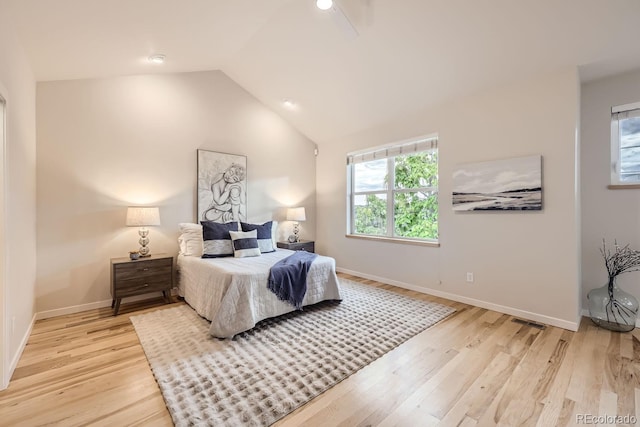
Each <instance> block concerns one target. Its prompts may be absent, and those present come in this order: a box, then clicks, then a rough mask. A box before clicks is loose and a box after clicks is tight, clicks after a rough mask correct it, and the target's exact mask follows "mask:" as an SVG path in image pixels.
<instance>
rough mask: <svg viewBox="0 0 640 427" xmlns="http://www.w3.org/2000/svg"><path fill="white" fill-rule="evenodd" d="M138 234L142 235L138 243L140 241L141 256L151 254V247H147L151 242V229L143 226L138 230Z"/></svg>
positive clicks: (144, 256)
mask: <svg viewBox="0 0 640 427" xmlns="http://www.w3.org/2000/svg"><path fill="white" fill-rule="evenodd" d="M138 234H139V235H140V240H138V243H140V249H139V250H138V252H140V258H146V257H149V256H151V252H149V248H148V247H147V245H148V244H149V230H147V229H146V228H144V227H142V228H141V229H140V230H138Z"/></svg>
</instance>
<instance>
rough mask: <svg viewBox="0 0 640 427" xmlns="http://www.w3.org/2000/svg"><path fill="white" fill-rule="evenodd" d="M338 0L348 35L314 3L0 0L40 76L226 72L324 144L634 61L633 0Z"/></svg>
mask: <svg viewBox="0 0 640 427" xmlns="http://www.w3.org/2000/svg"><path fill="white" fill-rule="evenodd" d="M338 4H339V6H340V8H341V9H342V10H343V12H344V14H345V15H346V16H348V18H349V20H350V21H351V22H352V24H353V26H354V27H355V29H356V30H357V33H358V35H357V36H356V37H354V36H353V35H352V34H350V33H349V32H348V31H345V28H344V26H340V25H338V20H337V19H335V14H332V13H328V12H322V11H320V10H318V9H317V8H316V7H315V0H0V13H9V14H10V16H11V17H12V22H13V23H14V25H15V30H16V32H17V34H18V37H19V40H20V42H21V43H22V45H23V47H24V49H25V51H26V53H27V56H28V58H29V61H30V63H31V65H32V68H33V72H34V74H35V76H36V79H37V80H39V81H46V80H61V79H81V78H97V77H106V76H115V75H128V74H146V73H164V72H187V71H199V70H221V71H223V72H224V73H226V74H227V75H228V76H229V77H231V78H232V79H233V80H235V81H236V82H237V83H238V84H239V85H241V86H242V87H244V88H245V89H246V90H247V91H249V92H250V93H252V94H253V95H254V96H255V97H257V98H258V99H260V100H261V101H262V102H263V103H264V104H266V105H268V106H270V107H271V108H273V109H274V110H276V111H278V112H279V113H280V114H281V115H282V116H283V117H285V118H286V119H287V120H288V121H289V122H290V123H292V124H293V125H294V126H296V127H297V128H298V129H299V130H300V131H301V132H302V133H304V134H306V135H307V136H308V137H310V138H311V139H312V140H314V141H316V142H318V143H320V144H322V143H324V142H330V141H336V140H338V139H340V138H342V137H345V136H347V135H349V134H351V133H354V132H357V131H360V130H364V129H367V128H370V127H372V126H375V125H377V124H380V123H384V122H386V121H390V120H393V119H394V118H396V117H399V116H402V115H404V114H410V113H412V112H415V111H417V110H420V109H422V108H425V107H428V106H430V105H435V104H437V103H441V102H444V101H446V100H447V99H451V98H456V97H460V96H464V95H465V94H468V93H471V92H475V91H479V90H482V89H483V88H487V87H491V86H494V85H498V84H501V83H503V82H509V81H515V80H519V79H523V78H527V77H529V76H533V75H536V74H541V73H546V72H551V71H554V70H557V69H560V68H563V67H580V70H581V75H582V77H583V79H593V78H597V77H600V76H604V75H606V74H611V73H615V72H621V71H625V70H628V69H632V68H637V67H640V43H638V40H640V25H638V21H639V20H640V1H638V0H607V1H603V0H338ZM153 53H162V54H165V55H166V56H167V60H166V62H165V64H163V65H161V66H159V65H155V64H151V63H149V62H148V61H147V57H148V56H149V55H151V54H153ZM283 99H292V100H294V101H295V102H296V106H295V108H293V109H287V108H286V107H284V106H283V104H282V101H283Z"/></svg>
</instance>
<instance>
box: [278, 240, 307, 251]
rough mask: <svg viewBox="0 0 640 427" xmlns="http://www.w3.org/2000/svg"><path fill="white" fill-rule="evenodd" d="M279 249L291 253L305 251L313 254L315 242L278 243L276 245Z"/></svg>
mask: <svg viewBox="0 0 640 427" xmlns="http://www.w3.org/2000/svg"><path fill="white" fill-rule="evenodd" d="M276 246H278V247H279V248H281V249H289V250H292V251H307V252H315V250H316V248H315V242H314V241H311V240H307V241H304V242H294V243H289V242H278V243H277V244H276Z"/></svg>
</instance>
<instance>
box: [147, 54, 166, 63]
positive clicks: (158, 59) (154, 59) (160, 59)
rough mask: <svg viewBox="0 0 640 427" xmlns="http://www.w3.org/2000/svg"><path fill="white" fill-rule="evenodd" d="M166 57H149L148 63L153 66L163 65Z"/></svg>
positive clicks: (157, 55) (160, 55)
mask: <svg viewBox="0 0 640 427" xmlns="http://www.w3.org/2000/svg"><path fill="white" fill-rule="evenodd" d="M165 58H166V56H165V55H162V54H156V55H151V56H150V57H149V62H153V63H154V64H164V60H165Z"/></svg>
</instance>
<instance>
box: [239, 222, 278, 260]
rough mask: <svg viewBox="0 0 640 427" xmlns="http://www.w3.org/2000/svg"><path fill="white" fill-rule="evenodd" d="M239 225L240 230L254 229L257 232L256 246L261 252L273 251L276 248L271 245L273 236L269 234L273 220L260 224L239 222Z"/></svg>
mask: <svg viewBox="0 0 640 427" xmlns="http://www.w3.org/2000/svg"><path fill="white" fill-rule="evenodd" d="M240 226H241V227H242V231H252V230H256V232H257V233H258V247H259V248H260V252H262V253H263V254H264V253H267V252H275V250H276V248H275V247H274V246H273V238H272V235H271V227H272V226H273V221H269V222H265V223H264V224H262V225H259V224H247V223H246V222H241V223H240Z"/></svg>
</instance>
